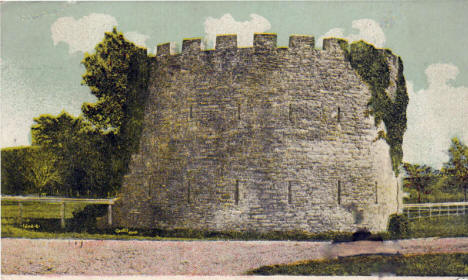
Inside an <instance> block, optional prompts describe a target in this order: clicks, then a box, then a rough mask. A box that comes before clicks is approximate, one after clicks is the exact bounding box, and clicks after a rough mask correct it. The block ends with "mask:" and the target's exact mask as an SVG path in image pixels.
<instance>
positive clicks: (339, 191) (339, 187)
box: [338, 181, 341, 204]
mask: <svg viewBox="0 0 468 280" xmlns="http://www.w3.org/2000/svg"><path fill="white" fill-rule="evenodd" d="M338 204H341V181H338Z"/></svg>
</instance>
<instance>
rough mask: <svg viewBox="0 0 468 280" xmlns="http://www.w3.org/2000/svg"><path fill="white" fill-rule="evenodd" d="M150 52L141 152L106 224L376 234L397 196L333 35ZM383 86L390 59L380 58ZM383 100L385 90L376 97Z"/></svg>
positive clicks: (363, 90)
mask: <svg viewBox="0 0 468 280" xmlns="http://www.w3.org/2000/svg"><path fill="white" fill-rule="evenodd" d="M200 45H201V40H200V39H186V40H184V41H183V45H182V52H181V53H180V54H170V53H169V51H170V46H169V44H164V45H160V46H158V53H157V57H156V58H155V60H154V64H153V71H152V79H151V84H150V87H149V90H150V96H149V100H148V102H147V108H146V115H145V120H144V124H145V125H144V130H143V135H142V138H141V143H140V151H139V153H138V154H135V155H133V156H132V160H131V164H130V173H129V174H127V175H126V176H125V179H124V184H123V187H122V194H121V195H122V199H121V201H120V203H119V205H118V207H117V215H116V216H117V217H116V225H118V226H124V227H140V228H141V227H143V228H164V229H173V228H194V229H203V230H252V231H259V232H264V231H272V230H285V231H286V230H304V231H309V232H321V231H330V230H334V231H354V230H356V229H359V228H367V229H369V230H372V231H380V230H385V228H386V225H387V220H388V216H389V215H390V214H391V213H395V212H397V211H398V207H399V206H401V191H400V190H399V189H398V188H399V186H398V180H397V178H396V177H395V175H394V173H393V171H392V167H391V160H390V155H389V147H388V145H387V144H386V142H385V140H383V139H380V140H379V139H378V137H377V135H378V131H379V130H384V129H385V128H384V127H380V128H376V127H375V126H374V120H373V118H372V117H371V116H369V115H368V113H367V103H368V101H369V98H370V96H371V93H370V91H369V88H368V86H367V85H366V84H364V83H363V82H362V80H361V78H360V77H359V75H358V74H357V73H356V72H355V71H354V70H353V69H352V67H351V65H350V63H349V61H347V60H346V59H345V56H344V53H343V51H342V50H341V48H340V47H339V44H338V41H337V40H336V39H325V40H324V43H323V45H324V48H323V50H318V49H315V48H314V38H313V37H311V36H291V37H290V42H289V47H288V48H286V47H279V48H278V47H277V46H276V35H275V34H263V33H262V34H255V35H254V46H253V47H250V48H238V47H237V38H236V36H235V35H223V36H218V37H217V38H216V49H215V50H201V49H200ZM387 56H388V61H389V62H390V64H391V66H390V67H389V68H390V70H391V72H392V73H393V74H391V77H392V79H393V81H392V82H391V83H390V84H394V82H395V81H394V79H395V77H396V76H397V75H395V73H394V72H395V71H398V64H397V63H396V61H397V59H396V57H394V56H393V55H390V54H387ZM387 91H388V94H390V95H392V94H393V91H395V88H391V86H390V87H389V88H388V89H387Z"/></svg>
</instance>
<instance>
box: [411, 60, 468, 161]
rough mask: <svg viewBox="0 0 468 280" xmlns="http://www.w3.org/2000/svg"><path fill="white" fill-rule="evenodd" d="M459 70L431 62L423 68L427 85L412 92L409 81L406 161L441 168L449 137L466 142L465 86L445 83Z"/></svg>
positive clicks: (467, 92)
mask: <svg viewBox="0 0 468 280" xmlns="http://www.w3.org/2000/svg"><path fill="white" fill-rule="evenodd" d="M458 72H459V71H458V68H457V67H456V66H455V65H453V64H432V65H430V66H429V67H427V68H426V71H425V73H426V76H427V81H428V84H429V86H428V88H426V89H421V90H419V91H417V92H415V91H414V89H413V85H412V83H411V82H409V83H408V94H409V97H410V101H409V104H408V110H407V116H408V129H407V132H406V134H405V138H404V143H403V151H404V160H405V161H408V162H412V163H422V164H429V165H431V166H433V167H436V168H440V167H441V166H442V163H443V162H446V161H447V160H448V154H447V150H448V148H449V145H450V139H451V138H452V137H455V136H457V137H459V138H461V140H462V141H463V142H465V143H468V129H467V123H468V114H467V108H468V87H463V86H461V87H453V86H451V85H449V84H448V82H449V81H450V80H454V79H455V78H456V76H457V75H458Z"/></svg>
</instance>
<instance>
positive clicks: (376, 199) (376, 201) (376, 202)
mask: <svg viewBox="0 0 468 280" xmlns="http://www.w3.org/2000/svg"><path fill="white" fill-rule="evenodd" d="M377 187H378V186H377V182H375V204H378V203H379V201H378V196H377V190H378V188H377Z"/></svg>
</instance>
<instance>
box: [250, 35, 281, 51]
mask: <svg viewBox="0 0 468 280" xmlns="http://www.w3.org/2000/svg"><path fill="white" fill-rule="evenodd" d="M276 41H277V35H276V34H275V33H255V34H254V40H253V46H254V49H255V50H256V51H258V50H273V49H276Z"/></svg>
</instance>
